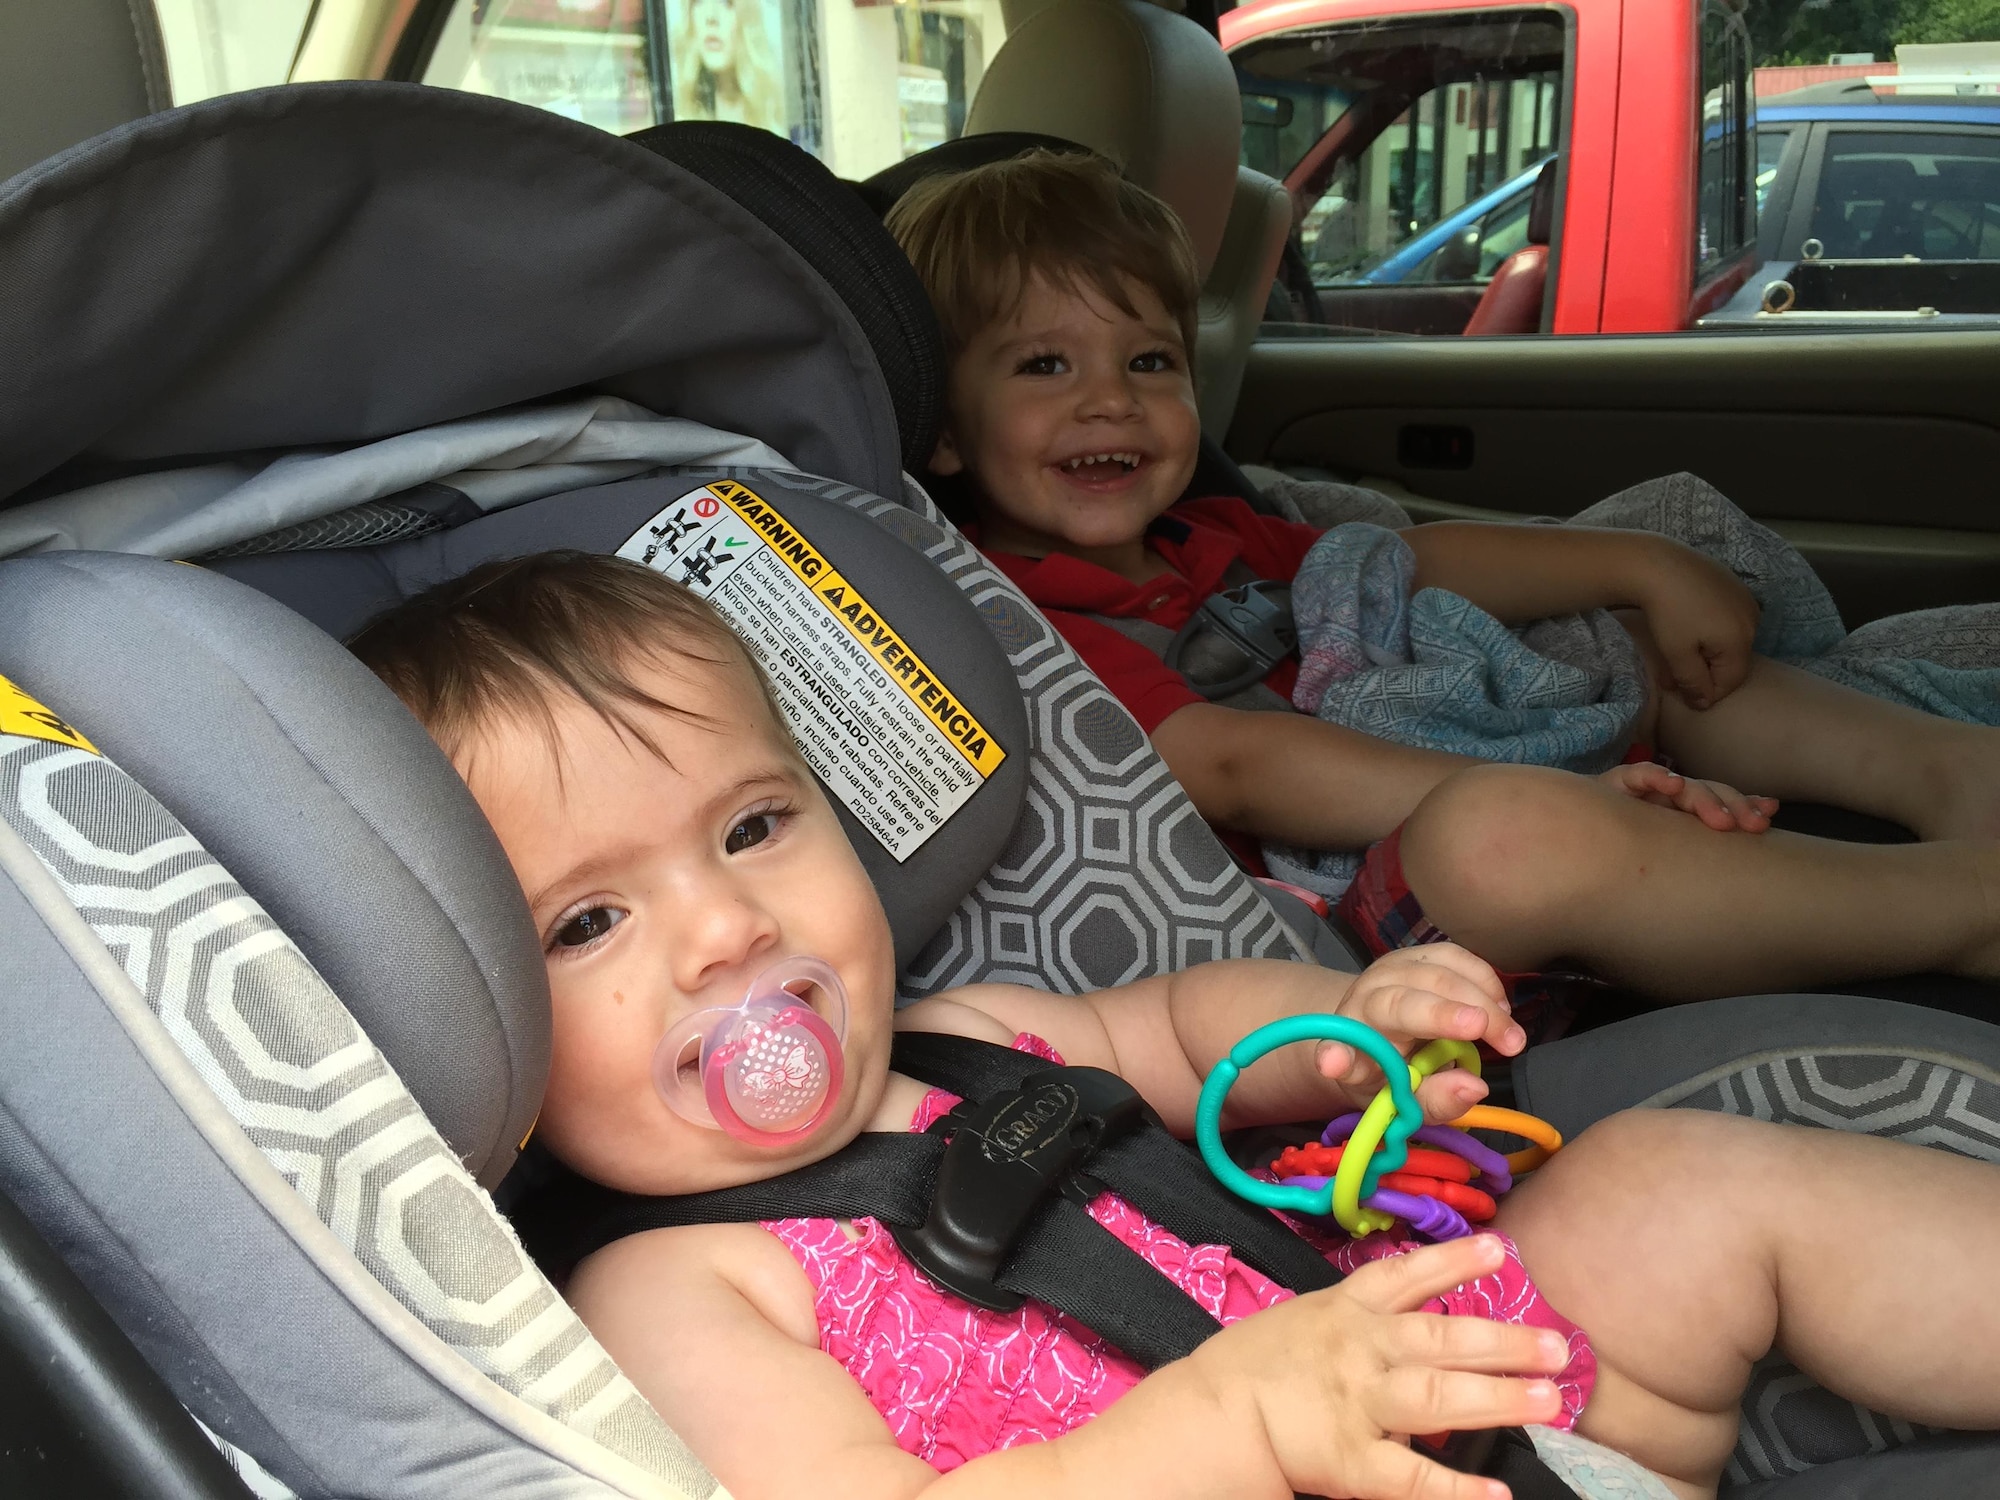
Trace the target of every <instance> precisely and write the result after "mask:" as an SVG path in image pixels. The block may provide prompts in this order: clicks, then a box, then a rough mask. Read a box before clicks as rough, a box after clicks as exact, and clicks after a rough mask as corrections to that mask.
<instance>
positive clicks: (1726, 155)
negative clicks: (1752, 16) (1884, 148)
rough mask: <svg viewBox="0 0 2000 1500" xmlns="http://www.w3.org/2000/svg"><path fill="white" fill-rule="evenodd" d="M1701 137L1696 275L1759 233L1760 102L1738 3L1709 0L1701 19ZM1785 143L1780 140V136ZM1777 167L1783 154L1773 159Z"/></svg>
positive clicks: (1738, 250) (1706, 272)
mask: <svg viewBox="0 0 2000 1500" xmlns="http://www.w3.org/2000/svg"><path fill="white" fill-rule="evenodd" d="M1699 131H1700V134H1699V136H1698V137H1697V141H1696V150H1697V151H1698V152H1699V172H1698V175H1697V187H1696V213H1695V254H1694V279H1695V280H1696V281H1697V282H1700V281H1702V280H1704V279H1705V278H1706V277H1707V276H1708V275H1709V274H1710V273H1711V272H1712V271H1714V270H1716V269H1717V268H1718V267H1720V266H1721V265H1722V264H1723V263H1724V262H1726V261H1730V260H1733V259H1735V257H1736V256H1737V255H1738V254H1740V253H1741V252H1742V251H1743V250H1744V249H1745V248H1747V247H1748V246H1750V245H1752V244H1754V243H1755V241H1756V238H1757V196H1756V191H1755V187H1754V184H1755V182H1756V179H1757V177H1758V175H1759V174H1758V172H1757V171H1755V170H1753V168H1752V166H1751V163H1752V162H1753V161H1755V160H1756V159H1757V147H1756V137H1757V118H1756V105H1755V103H1754V102H1753V94H1752V90H1751V83H1750V38H1749V34H1748V33H1747V32H1746V31H1745V30H1744V27H1743V22H1742V20H1741V18H1740V17H1739V16H1738V15H1737V14H1736V12H1735V11H1734V10H1733V9H1727V10H1726V9H1724V8H1723V7H1722V6H1720V5H1717V4H1714V3H1711V4H1709V5H1708V6H1706V7H1705V8H1704V9H1703V11H1702V18H1701V123H1700V126H1699ZM1780 146H1781V147H1782V143H1780ZM1771 168H1772V173H1773V175H1775V174H1776V171H1777V158H1776V157H1775V156H1774V157H1773V158H1772V163H1771Z"/></svg>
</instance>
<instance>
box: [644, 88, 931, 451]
mask: <svg viewBox="0 0 2000 1500" xmlns="http://www.w3.org/2000/svg"><path fill="white" fill-rule="evenodd" d="M626 139H627V140H629V141H633V142H636V143H637V144H639V145H641V146H644V147H645V148H646V149H647V150H648V151H652V152H655V153H657V154H658V155H660V156H664V157H665V158H667V160H669V161H671V162H674V163H675V164H677V165H679V166H681V167H684V168H686V169H687V170H688V171H690V172H692V173H694V175H695V176H697V177H699V178H701V179H702V181H704V182H706V183H708V184H709V185H710V186H712V187H715V188H718V189H720V190H721V191H722V192H724V193H727V194H728V195H729V196H730V197H731V198H733V199H735V200H736V202H738V203H740V204H741V205H742V206H743V207H745V208H747V209H749V210H750V212H751V213H753V214H755V215H756V216H757V217H758V218H759V219H761V220H762V221H763V222H764V224H765V226H766V227H767V228H769V229H770V230H772V231H773V232H774V233H776V234H777V235H778V236H779V237H780V238H782V239H783V240H784V242H785V243H786V244H788V245H790V246H791V247H792V249H794V250H795V251H797V252H798V254H799V256H800V258H801V259H802V260H804V261H805V263H806V264H807V265H809V266H811V267H812V268H813V269H814V270H815V271H817V272H819V274H820V276H821V278H822V279H824V280H825V282H826V284H827V285H828V286H830V287H832V288H833V290H834V292H835V293H836V294H838V296H839V297H840V300H841V301H842V302H844V303H846V304H847V308H848V311H850V312H852V313H853V314H854V317H855V321H856V322H858V323H860V325H861V331H862V332H863V333H865V334H866V335H867V336H868V344H869V347H870V348H872V349H873V350H874V351H875V361H876V363H877V364H879V365H880V366H881V367H882V378H883V379H884V380H886V381H887V382H888V384H889V396H890V399H891V400H892V401H894V402H895V404H896V426H897V428H898V430H899V431H900V432H901V433H902V438H903V467H904V468H905V469H908V470H910V471H912V472H921V471H922V469H923V468H924V466H925V465H926V464H928V463H929V462H930V458H931V450H932V449H933V448H934V447H935V446H936V445H937V429H938V418H939V414H940V410H941V408H942V407H943V404H944V381H945V372H944V338H943V336H942V335H941V334H940V333H939V331H938V323H937V314H936V313H934V312H933V311H932V310H931V301H930V298H929V296H928V295H926V294H925V292H924V284H923V283H922V282H921V281H919V280H918V279H917V273H916V270H915V268H913V267H912V266H911V265H910V262H909V260H908V259H907V258H906V257H905V256H904V254H903V252H902V250H901V248H900V247H899V246H898V245H897V244H896V242H895V240H894V239H892V238H890V235H889V231H888V230H886V229H884V228H883V227H882V224H881V216H882V211H881V210H875V211H873V212H871V211H870V208H871V203H870V201H869V200H866V199H864V200H863V201H861V202H857V201H856V193H855V188H854V185H852V184H849V183H845V182H842V181H841V180H840V179H839V178H838V177H835V176H834V175H833V173H832V172H830V171H828V170H827V169H826V168H825V167H824V166H822V165H821V164H820V162H819V159H818V158H817V157H815V156H813V155H812V154H811V153H810V152H808V151H805V150H802V149H801V148H800V147H798V146H795V145H793V144H792V143H791V142H790V141H788V140H785V139H784V138H783V137H782V136H776V135H773V134H771V132H770V131H768V130H760V129H758V128H757V127H755V126H753V125H734V124H730V123H727V122H725V121H720V120H676V121H673V122H672V123H671V124H667V125H655V126H653V127H652V128H651V129H650V130H641V131H638V132H636V133H634V134H632V135H629V136H627V137H626Z"/></svg>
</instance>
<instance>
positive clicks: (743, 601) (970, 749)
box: [618, 480, 1007, 863]
mask: <svg viewBox="0 0 2000 1500" xmlns="http://www.w3.org/2000/svg"><path fill="white" fill-rule="evenodd" d="M618 555H619V556H620V557H625V558H630V559H632V560H633V561H635V562H642V563H644V564H645V565H646V566H647V567H649V568H652V569H654V570H655V571H657V572H660V573H664V574H665V575H666V576H667V577H669V578H672V579H674V580H675V581H676V582H679V583H683V584H686V585H687V586H688V587H689V588H690V589H692V590H694V592H696V593H697V594H700V595H701V596H702V597H704V598H705V599H707V600H708V601H709V602H710V603H711V604H713V605H715V606H716V608H718V609H720V610H721V611H722V613H723V615H724V616H725V617H727V618H728V619H729V620H730V621H731V623H733V624H734V625H735V626H736V627H737V629H738V631H739V632H740V633H741V634H742V636H743V637H744V639H745V640H747V641H748V642H749V644H750V647H751V649H752V650H753V651H754V652H755V654H756V656H757V659H758V661H759V662H761V663H762V665H763V668H764V670H765V672H766V673H767V674H769V676H770V678H771V682H772V685H773V686H774V687H776V689H777V691H778V701H779V703H780V705H781V706H782V707H783V709H784V711H785V716H786V718H787V719H788V720H790V722H791V728H792V736H793V738H794V739H796V740H797V741H798V744H799V749H800V750H801V751H802V752H803V754H804V755H805V758H806V763H807V764H808V765H810V766H811V767H812V768H813V770H814V772H815V773H817V774H818V776H819V778H820V779H821V780H822V781H823V782H825V783H826V785H827V786H828V787H829V788H831V789H832V790H833V792H834V795H836V796H837V797H839V798H840V800H841V801H842V802H844V803H846V805H847V807H848V809H849V810H850V811H851V812H852V813H853V814H854V816H855V817H856V818H857V819H858V820H859V821H860V823H861V825H862V827H864V828H866V829H867V830H868V831H869V832H870V833H871V834H873V835H874V836H875V838H876V840H877V842H879V843H880V844H881V845H882V847H883V848H884V849H887V850H888V851H889V853H890V855H891V856H892V857H893V858H894V859H895V860H896V861H897V862H898V863H901V862H902V861H903V860H906V859H908V858H909V857H910V856H911V855H912V854H914V853H915V852H916V851H917V850H918V849H920V848H922V847H923V845H924V841H925V840H926V839H928V838H929V837H930V836H931V835H932V834H933V833H935V832H937V830H938V829H940V828H942V827H943V826H944V825H945V822H946V821H947V820H948V819H949V818H950V817H951V815H952V814H953V813H955V812H957V811H958V810H959V808H961V807H963V806H964V805H965V802H966V800H967V799H968V798H969V797H971V796H972V794H973V793H974V792H976V791H978V790H979V788H980V786H981V785H982V784H983V783H984V782H985V780H986V778H987V777H989V776H991V775H992V774H993V773H994V771H996V770H997V769H999V766H1000V763H1001V762H1002V761H1003V760H1005V759H1006V758H1007V752H1006V751H1004V750H1002V749H1001V748H1000V746H999V745H998V744H996V743H995V742H994V739H993V736H992V735H990V734H988V733H987V732H986V729H985V727H984V726H983V725H981V724H980V722H979V720H978V719H977V718H976V717H975V716H974V715H973V714H972V713H971V712H970V711H969V710H968V709H967V708H966V707H965V705H964V704H963V703H961V702H960V701H959V699H958V695H957V694H956V693H954V692H953V691H952V690H951V688H950V687H949V686H948V685H947V684H945V683H943V682H940V681H939V680H938V678H937V675H936V674H935V673H934V672H932V671H931V670H930V668H929V667H928V666H926V665H925V664H924V661H923V658H922V657H920V656H918V655H917V653H916V652H914V651H912V650H911V649H910V647H909V644H908V643H907V642H906V641H904V640H903V638H902V637H901V636H900V635H898V634H897V633H896V631H895V629H894V628H893V627H892V626H891V625H890V624H889V623H888V622H887V621H885V620H884V619H883V618H882V616H881V615H880V614H879V613H877V612H876V610H875V607H874V606H873V605H872V604H871V603H869V601H868V600H867V599H865V598H863V597H862V595H861V593H860V591H859V590H857V589H856V588H855V587H854V585H853V584H851V583H849V582H848V581H847V579H846V578H844V577H843V576H842V575H841V574H840V572H839V570H838V569H836V568H835V567H834V566H833V564H832V563H830V562H829V561H828V560H827V559H826V558H825V557H824V556H823V555H822V554H821V553H820V551H819V549H818V548H816V547H814V546H813V544H812V543H811V542H808V541H807V540H806V539H805V538H804V537H803V536H801V535H800V534H799V533H798V532H797V531H796V530H794V529H793V527H792V526H791V524H790V523H789V522H788V521H786V519H785V517H784V515H783V514H782V513H781V512H779V511H778V510H777V509H776V508H775V507H773V506H772V505H771V504H770V503H769V502H768V501H766V500H765V499H763V497H762V496H760V495H757V494H755V493H754V492H752V491H751V490H748V489H746V488H744V487H743V486H742V485H740V484H735V483H732V482H730V481H728V480H717V481H716V482H714V483H713V484H709V485H704V486H703V487H702V488H701V489H698V490H692V491H690V492H689V493H687V494H685V495H683V496H681V498H680V499H678V500H676V501H674V502H673V503H672V504H671V505H669V506H667V507H666V508H665V509H663V510H662V511H661V512H660V513H659V514H658V515H656V516H654V517H653V518H652V520H650V521H648V522H647V523H646V524H645V525H644V526H643V527H641V528H640V529H639V530H638V531H635V532H634V533H633V534H632V535H631V537H630V538H629V539H628V540H627V541H626V543H625V545H624V546H622V547H620V548H619V549H618Z"/></svg>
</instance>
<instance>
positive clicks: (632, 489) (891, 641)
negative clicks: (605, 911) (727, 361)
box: [209, 470, 1029, 966]
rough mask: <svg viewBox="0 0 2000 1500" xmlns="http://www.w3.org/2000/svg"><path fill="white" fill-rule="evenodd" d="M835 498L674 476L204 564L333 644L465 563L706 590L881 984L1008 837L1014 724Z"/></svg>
mask: <svg viewBox="0 0 2000 1500" xmlns="http://www.w3.org/2000/svg"><path fill="white" fill-rule="evenodd" d="M851 493H854V492H853V491H851V490H848V489H847V488H846V487H845V486H840V485H835V484H833V483H831V482H830V481H825V480H815V479H810V478H807V477H806V476H804V475H800V474H793V473H787V472H783V471H774V470H725V471H716V470H707V471H704V470H694V471H676V472H672V473H663V474H655V475H647V476H642V477H640V478H637V479H629V480H625V481H622V482H620V483H616V484H607V485H599V486H597V487H596V488H594V489H590V490H582V491H577V492H574V493H569V494H562V495H552V496H549V497H548V498H546V499H542V500H536V501H531V502H529V503H527V504H525V505H520V506H516V507H514V508H513V509H511V510H506V511H501V512H498V513H497V514H494V515H490V516H487V517H484V518H483V519H480V520H476V521H471V522H468V523H467V524H465V525H462V526H458V527H454V528H452V529H451V530H448V531H438V532H432V533H429V534H427V535H423V536H415V537H408V538H405V539H403V540H400V541H395V542H389V543H385V544H383V545H380V546H375V547H367V548H360V547H348V548H338V549H332V550H327V551H314V552H283V553H270V554H265V555H262V556H252V557H239V558H230V559H218V560H216V561H214V562H212V563H210V564H209V566H211V567H213V568H215V569H216V570H218V571H220V572H223V573H226V574H228V575H230V576H231V577H233V578H236V579H238V580H240V581H242V582H244V583H247V584H249V585H251V586H252V587H254V588H256V589H259V590H261V591H263V592H265V593H268V594H270V595H272V596H273V597H275V598H277V599H279V600H281V601H283V602H284V603H285V604H287V605H289V606H290V607H291V608H292V609H294V610H296V611H297V612H298V613H299V614H301V615H303V616H304V617H305V618H306V619H308V620H311V621H312V622H313V623H314V624H316V625H318V626H319V627H320V628H321V629H322V630H324V631H326V632H328V633H329V634H332V635H334V636H337V637H342V638H345V637H348V636H351V635H352V634H353V633H354V632H355V631H356V630H357V629H358V628H359V627H360V626H361V625H362V624H364V623H365V622H366V621H367V620H369V619H370V618H371V617H373V616H374V615H376V614H379V613H380V612H381V611H383V610H384V609H387V608H389V607H391V606H393V605H395V604H397V603H400V602H401V601H402V600H404V599H407V598H410V597H412V596H414V595H416V594H419V593H422V592H423V591H424V590H425V589H428V588H430V587H432V586H434V585H436V584H438V583H440V582H443V581H444V580H445V579H448V578H455V577H457V576H458V575H460V574H462V573H467V572H470V571H471V570H472V569H473V568H476V567H478V566H479V565H480V564H482V563H486V562H490V561H493V560H494V559H496V558H505V557H520V556H524V555H526V554H529V553H534V552H546V551H550V550H552V549H557V548H576V549H578V550H581V551H586V552H604V553H621V554H622V555H625V556H630V557H634V558H636V559H638V560H640V561H643V562H646V563H648V564H649V565H650V566H653V567H655V568H657V569H658V570H659V571H661V572H663V573H665V574H667V575H668V576H669V577H673V578H677V579H679V580H680V581H682V582H686V583H689V584H690V585H691V586H693V587H695V588H697V589H698V590H702V591H705V592H709V597H710V599H711V600H712V602H714V603H715V604H716V605H717V606H718V607H719V608H721V609H722V611H723V613H724V614H725V615H727V616H728V617H729V618H730V619H731V622H732V623H733V624H734V625H735V626H736V627H737V630H738V633H739V634H741V635H742V636H743V637H744V638H745V639H746V640H747V641H748V642H749V643H750V645H751V647H752V649H753V650H754V651H755V652H756V653H757V655H758V657H759V659H760V660H761V661H762V663H763V665H764V668H765V671H766V673H767V674H768V675H769V676H770V677H771V679H772V681H773V685H774V686H775V687H776V688H777V690H778V693H779V697H780V700H781V701H782V702H785V703H786V704H787V712H788V713H790V714H792V724H793V730H794V737H795V738H796V739H797V740H798V741H799V745H800V748H801V750H802V751H804V753H805V756H806V759H807V761H808V763H809V764H811V765H812V766H813V769H814V771H815V772H816V773H818V775H819V779H820V781H821V784H822V785H823V786H824V787H825V788H826V791H827V796H828V800H829V801H831V802H832V804H833V806H834V809H835V811H836V813H837V814H838V815H839V817H840V820H841V824H842V826H843V827H844V828H845V829H846V831H847V836H848V839H849V841H850V842H851V843H852V844H853V845H854V848H855V852H856V853H857V854H858V855H859V856H860V858H861V862H862V865H863V866H864V867H865V868H866V869H867V871H868V874H869V878H870V879H871V880H872V881H873V882H874V885H875V890H876V893H877V894H878V895H879V896H880V897H881V899H882V905H883V907H884V909H885V910H886V911H887V912H888V915H889V926H890V929H891V931H892V932H893V933H894V934H895V939H896V960H897V963H898V965H899V966H900V965H902V964H906V963H908V962H909V960H910V959H911V958H912V957H914V956H915V955H916V953H917V952H918V951H919V950H920V949H921V948H922V947H923V945H924V944H925V943H926V942H927V941H929V939H930V938H931V937H932V936H933V934H935V933H936V932H937V930H938V928H939V927H940V926H942V925H943V923H944V921H945V919H946V918H947V917H948V916H950V914H951V913H952V911H953V909H954V908H956V907H957V906H958V904H959V903H960V902H961V901H962V900H963V899H964V897H965V894H966V892H968V891H969V890H971V889H972V888H973V886H974V885H975V884H976V883H977V882H978V880H979V879H980V877H981V876H983V875H985V874H986V872H987V871H988V870H989V869H990V868H992V866H993V864H994V863H995V861H997V860H998V859H999V858H1000V855H1001V852H1002V850H1003V849H1004V848H1005V847H1006V845H1007V840H1008V838H1009V836H1010V835H1011V834H1012V833H1013V831H1014V826H1015V824H1016V822H1017V821H1018V819H1019V817H1020V814H1021V807H1022V803H1023V800H1024V799H1025V797H1026V795H1027V777H1028V760H1029V757H1028V755H1027V753H1026V751H1027V748H1028V721H1027V710H1026V707H1025V706H1024V704H1023V702H1022V699H1021V688H1020V683H1019V681H1018V679H1017V678H1016V677H1015V675H1014V671H1013V668H1012V667H1011V665H1010V664H1009V663H1008V660H1007V655H1006V653H1005V651H1003V650H1002V649H1001V647H1000V644H999V643H998V642H997V641H995V639H994V638H993V634H992V632H991V631H990V630H989V629H988V628H987V626H986V624H985V623H984V622H983V621H982V620H981V618H980V615H979V612H978V610H977V609H975V608H974V606H973V603H972V601H971V600H969V599H967V598H966V597H965V595H964V594H962V593H960V592H959V590H958V588H957V586H956V585H955V584H954V583H953V581H952V580H951V579H950V578H949V577H947V576H946V574H945V573H944V572H942V571H941V570H940V569H939V568H938V567H937V566H936V565H935V564H934V563H932V562H931V561H930V560H929V559H927V558H926V557H925V556H924V554H923V553H922V552H919V551H918V550H917V549H916V548H915V547H914V546H912V545H910V544H909V543H907V542H905V541H903V540H902V539H901V538H900V537H898V536H897V535H895V534H893V533H892V532H891V531H889V530H888V529H886V527H885V526H884V525H883V524H881V523H879V522H877V521H875V520H872V519H870V518H869V517H868V516H865V515H863V514H861V513H860V512H859V511H857V510H855V509H853V508H852V507H850V506H847V505H843V504H840V503H838V501H839V497H840V496H841V495H843V494H851ZM732 570H734V571H732ZM537 963H538V964H539V959H538V960H537Z"/></svg>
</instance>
